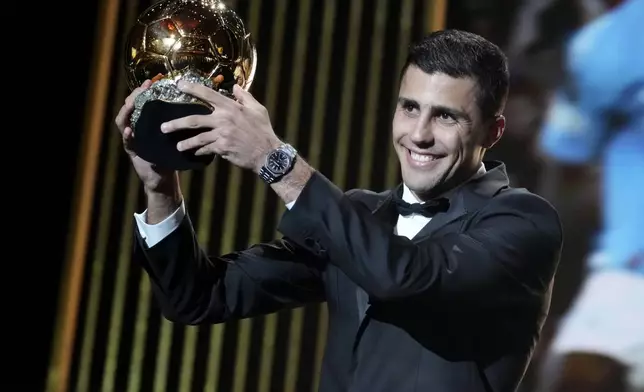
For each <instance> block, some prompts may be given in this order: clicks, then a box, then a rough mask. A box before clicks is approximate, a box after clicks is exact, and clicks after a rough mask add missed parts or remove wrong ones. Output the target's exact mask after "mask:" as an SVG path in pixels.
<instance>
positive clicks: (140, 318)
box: [47, 0, 446, 392]
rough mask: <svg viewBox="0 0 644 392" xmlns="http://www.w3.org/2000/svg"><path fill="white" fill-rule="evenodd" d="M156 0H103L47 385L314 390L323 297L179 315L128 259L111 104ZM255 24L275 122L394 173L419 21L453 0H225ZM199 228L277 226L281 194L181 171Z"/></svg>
mask: <svg viewBox="0 0 644 392" xmlns="http://www.w3.org/2000/svg"><path fill="white" fill-rule="evenodd" d="M150 3H151V2H150V1H138V2H137V1H125V0H123V1H120V0H102V4H101V7H99V8H100V11H99V15H98V18H97V39H96V45H95V48H96V49H95V55H94V61H93V64H94V65H93V68H92V71H91V77H90V80H89V91H91V93H90V94H89V96H88V103H87V109H86V121H85V133H84V135H83V140H82V144H81V151H82V153H81V156H80V158H79V165H78V180H77V185H76V197H75V204H74V211H73V214H72V217H71V228H70V241H69V244H68V255H67V263H66V270H65V271H64V273H63V281H62V282H61V289H62V290H61V295H60V310H59V313H58V322H57V325H56V333H55V340H54V349H53V356H52V360H51V364H50V370H49V375H48V381H47V390H48V391H50V392H64V391H78V392H85V391H91V392H112V391H117V392H135V391H155V392H156V391H158V392H170V391H234V392H241V391H259V392H268V391H284V392H295V391H297V392H300V391H315V390H316V385H317V383H318V380H319V374H318V369H319V367H320V363H321V358H322V349H323V346H324V343H325V339H326V335H325V334H326V318H327V314H326V309H325V307H324V306H311V307H306V308H302V309H296V310H292V311H285V312H280V313H277V314H273V315H269V316H265V317H261V318H256V319H252V320H243V321H239V322H230V323H227V324H225V325H216V326H201V327H184V326H179V325H174V324H172V323H170V322H168V321H166V320H165V319H163V318H162V316H161V315H160V313H159V310H158V308H157V307H156V304H155V303H154V301H153V299H152V297H151V292H150V285H149V282H148V279H147V276H146V275H144V274H142V270H141V268H140V267H139V266H137V265H134V264H133V263H131V260H130V257H129V256H130V249H131V247H132V240H133V237H132V232H133V223H134V222H133V218H132V214H133V213H134V212H135V211H138V210H139V209H140V208H141V207H142V205H143V204H142V195H141V189H140V186H139V181H138V179H137V177H136V176H135V174H134V173H133V171H132V170H131V168H130V165H129V161H128V160H127V158H126V157H125V155H124V153H123V152H122V147H121V143H120V138H119V137H118V136H117V132H116V131H115V130H114V126H113V118H114V116H115V115H116V113H117V111H118V109H119V108H120V106H121V104H122V102H123V100H124V98H125V96H126V95H127V94H128V91H127V90H126V83H125V75H124V72H123V70H122V66H121V61H122V59H121V53H122V51H121V49H122V47H123V44H124V39H125V34H126V32H127V30H128V27H129V26H130V25H132V24H133V22H134V20H135V18H136V16H137V15H138V14H139V13H140V12H141V11H142V10H143V9H145V8H146V7H147V6H148V5H150ZM229 4H230V5H231V6H233V7H234V8H235V9H236V10H237V11H238V12H239V14H240V15H241V16H242V18H243V19H244V20H245V21H246V24H247V27H248V28H249V30H250V31H251V32H252V34H253V35H254V37H255V42H256V45H257V50H258V57H259V61H258V71H257V73H256V79H255V83H254V85H253V88H252V93H253V94H254V96H255V97H256V98H258V99H259V100H260V101H261V102H263V103H264V104H265V105H266V107H267V108H268V110H269V112H270V113H271V118H272V120H273V125H274V127H275V129H276V132H277V133H278V135H279V136H281V137H282V138H283V139H284V140H287V141H288V142H290V143H292V144H293V145H295V146H296V147H297V148H298V149H299V151H300V153H301V154H302V155H303V156H304V157H305V158H306V159H307V160H308V161H309V162H310V163H311V164H312V165H313V166H315V167H317V168H318V169H319V170H320V171H321V172H322V173H324V174H325V175H327V176H328V177H330V178H331V179H332V180H333V181H334V182H335V183H336V184H337V185H338V186H340V187H342V188H344V189H349V188H354V187H364V188H371V189H385V188H387V187H390V186H392V185H394V184H395V183H396V182H397V181H399V178H398V164H397V158H396V156H395V154H393V152H392V149H391V148H390V139H389V138H390V134H389V130H390V122H391V113H392V112H391V109H392V108H393V105H394V102H395V98H396V93H397V82H398V76H397V75H398V72H399V69H400V68H401V66H402V63H403V61H404V56H405V53H406V49H407V45H408V43H409V41H410V39H411V38H412V37H417V36H419V35H421V34H423V33H424V32H426V31H430V30H435V29H438V28H442V25H443V21H444V18H445V8H446V2H445V0H237V1H232V0H229ZM181 181H182V188H183V192H184V195H185V197H186V200H187V202H188V205H189V209H190V211H191V217H192V219H193V222H194V224H195V227H196V230H197V233H198V236H199V240H200V241H201V243H202V244H203V246H204V247H205V248H207V249H208V250H209V251H210V252H211V253H213V254H221V253H224V252H229V251H232V250H234V249H239V248H244V247H246V246H248V245H249V244H251V243H255V242H258V241H265V240H270V239H272V238H274V237H275V236H277V235H278V233H276V231H275V229H274V228H275V226H276V224H277V221H278V219H279V217H280V214H281V213H282V212H283V208H284V207H283V205H282V203H280V202H279V201H278V200H277V198H276V197H275V195H274V194H273V193H272V192H270V191H269V190H268V187H266V186H264V185H263V184H262V183H261V182H260V181H258V180H257V179H256V178H255V176H254V175H253V174H252V173H247V172H242V171H241V170H239V169H237V168H234V167H231V166H230V165H228V164H227V163H226V162H224V161H222V160H217V161H215V163H214V164H212V165H210V166H209V167H208V168H207V169H206V170H204V171H203V172H185V173H182V175H181Z"/></svg>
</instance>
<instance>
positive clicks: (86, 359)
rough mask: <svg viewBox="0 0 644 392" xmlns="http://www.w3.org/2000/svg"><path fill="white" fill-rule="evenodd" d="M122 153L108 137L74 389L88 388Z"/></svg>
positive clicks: (119, 145)
mask: <svg viewBox="0 0 644 392" xmlns="http://www.w3.org/2000/svg"><path fill="white" fill-rule="evenodd" d="M122 153H123V145H122V143H121V138H120V137H119V136H117V135H116V134H114V135H113V137H111V138H110V139H109V145H108V153H107V154H108V155H107V162H106V164H105V168H106V173H105V177H104V179H103V184H102V187H101V189H103V195H102V197H101V206H100V216H99V220H98V233H97V235H96V237H97V238H96V248H95V249H94V257H93V259H94V260H93V262H92V270H91V275H90V278H89V279H90V282H89V285H88V287H89V294H88V298H87V309H86V310H85V320H84V325H85V327H84V333H83V341H82V343H81V352H80V359H79V361H78V378H77V379H76V390H77V391H87V390H89V380H90V371H91V368H92V356H93V353H94V342H95V338H96V328H97V325H98V320H97V319H98V312H99V307H100V301H101V288H102V283H103V270H104V268H103V266H104V265H105V261H106V260H105V254H106V253H107V245H108V241H109V233H110V221H111V218H112V204H113V201H114V182H115V181H116V176H117V169H118V161H119V158H120V157H121V154H122Z"/></svg>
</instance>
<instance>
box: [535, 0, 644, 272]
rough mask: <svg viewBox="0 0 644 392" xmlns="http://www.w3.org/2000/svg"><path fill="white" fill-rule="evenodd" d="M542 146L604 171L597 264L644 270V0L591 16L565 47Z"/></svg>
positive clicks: (563, 157) (563, 158) (593, 263)
mask: <svg viewBox="0 0 644 392" xmlns="http://www.w3.org/2000/svg"><path fill="white" fill-rule="evenodd" d="M566 67H567V69H566V71H567V77H568V81H567V83H566V86H563V87H562V88H560V90H559V91H558V92H557V93H556V95H555V98H554V102H553V105H552V106H551V108H550V112H549V113H548V116H547V119H546V122H545V124H544V128H543V130H542V134H541V148H542V150H543V151H544V152H545V153H546V154H547V155H549V156H550V157H551V158H553V159H556V160H558V161H560V162H565V163H582V164H583V163H591V162H598V163H599V164H600V165H601V169H602V203H603V205H602V210H603V211H602V217H603V221H602V225H603V228H602V232H601V235H600V237H599V242H598V244H597V249H596V250H595V251H596V252H595V254H594V256H593V257H592V258H591V260H590V266H591V268H595V269H599V268H601V269H607V268H612V269H628V270H631V271H638V272H639V273H642V274H644V0H630V1H626V2H624V3H623V4H622V5H620V6H619V7H617V8H615V9H614V10H612V11H611V12H609V13H607V14H605V15H604V16H602V17H600V18H598V19H597V20H595V21H593V22H591V23H590V24H588V25H587V26H585V27H584V28H582V29H581V30H580V31H579V32H577V33H576V34H575V35H574V36H573V37H572V39H571V41H570V43H569V46H568V48H567V56H566Z"/></svg>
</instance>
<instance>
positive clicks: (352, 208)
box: [134, 162, 562, 392]
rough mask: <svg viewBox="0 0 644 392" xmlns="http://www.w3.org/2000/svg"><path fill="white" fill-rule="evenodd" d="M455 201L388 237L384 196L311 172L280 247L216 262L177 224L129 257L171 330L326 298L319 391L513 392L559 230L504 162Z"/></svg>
mask: <svg viewBox="0 0 644 392" xmlns="http://www.w3.org/2000/svg"><path fill="white" fill-rule="evenodd" d="M486 166H487V167H488V172H487V174H485V175H484V176H482V177H480V178H478V179H476V180H473V181H471V182H469V183H467V184H466V185H464V186H461V187H460V188H458V189H456V190H454V191H452V192H451V193H450V195H449V199H450V208H449V210H448V211H447V212H445V213H440V214H437V215H436V216H435V217H434V218H433V219H432V220H431V221H430V223H429V224H427V225H426V226H425V227H424V228H423V229H422V231H421V232H420V233H419V234H418V235H417V236H416V237H415V238H414V239H413V240H409V239H407V238H404V237H400V236H396V235H394V225H395V223H396V218H397V212H396V211H395V209H394V207H393V203H392V201H391V196H392V192H400V191H401V187H398V188H397V189H395V190H393V191H389V192H384V193H373V192H369V191H365V190H353V191H349V192H347V193H344V192H342V191H341V190H339V189H338V188H337V187H335V186H334V185H333V184H332V183H330V182H329V181H328V180H327V179H326V178H324V177H323V176H322V175H321V174H319V173H316V174H314V175H313V177H312V178H311V179H310V181H309V182H308V183H307V185H306V186H305V188H304V190H303V192H302V193H301V195H300V196H299V198H298V199H297V202H296V204H295V206H294V207H293V209H292V210H290V211H286V212H285V214H284V216H283V217H282V220H281V222H280V224H279V230H280V232H281V233H283V234H284V235H285V237H284V238H283V239H281V240H278V241H275V242H272V243H266V244H260V245H256V246H253V247H251V248H249V249H247V250H244V251H240V252H235V253H233V254H228V255H224V256H219V257H208V256H207V255H206V254H204V252H203V251H202V250H201V249H200V247H199V244H198V243H197V240H196V237H195V233H194V231H193V228H192V226H191V223H190V219H189V218H188V217H186V218H185V219H184V220H183V222H182V223H181V225H180V227H179V228H178V229H177V230H176V231H174V232H173V233H172V234H171V235H169V236H168V237H166V238H165V239H164V240H163V241H161V242H160V243H159V244H157V245H155V246H154V247H152V248H147V247H146V245H145V242H144V241H143V239H142V238H141V237H140V236H139V234H138V232H137V233H136V234H135V235H136V236H137V241H136V245H135V247H134V259H135V260H136V261H138V262H139V263H141V265H142V266H143V267H144V268H145V270H146V271H147V273H148V274H149V276H150V278H151V281H152V287H153V290H154V294H155V297H156V299H157V301H158V303H159V304H160V306H161V308H162V311H163V313H164V315H165V317H167V318H168V319H169V320H171V321H174V322H178V323H184V324H200V323H221V322H225V321H226V320H230V319H233V318H236V319H239V318H246V317H252V316H255V315H260V314H266V313H270V312H274V311H277V310H280V309H284V308H290V307H296V306H301V305H303V304H307V303H312V302H322V301H326V303H327V305H328V309H329V330H328V340H327V347H326V352H325V357H324V362H323V366H322V376H321V384H320V391H322V392H341V391H356V392H380V391H382V392H385V391H386V392H394V391H396V392H405V391H409V392H412V391H414V392H417V391H441V392H452V391H454V392H478V391H481V392H491V391H494V392H509V391H515V390H516V389H517V386H518V384H519V382H520V380H521V378H522V376H523V374H524V371H525V369H526V366H527V364H528V363H529V360H530V356H531V353H532V350H533V348H534V346H535V343H536V341H537V339H538V337H539V333H540V330H541V326H542V324H543V322H544V319H545V317H546V315H547V312H548V307H549V302H550V293H551V287H552V282H553V276H554V274H555V270H556V266H557V264H558V258H559V253H560V248H561V245H562V233H561V227H560V222H559V218H558V216H557V213H556V212H555V210H554V209H553V207H552V206H551V205H550V204H549V203H548V202H546V201H545V200H544V199H542V198H540V197H538V196H536V195H534V194H531V193H529V192H528V191H526V190H522V189H513V188H510V187H509V185H508V178H507V175H506V173H505V168H504V166H503V165H502V164H500V163H498V162H497V163H486Z"/></svg>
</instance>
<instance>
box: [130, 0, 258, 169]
mask: <svg viewBox="0 0 644 392" xmlns="http://www.w3.org/2000/svg"><path fill="white" fill-rule="evenodd" d="M256 64H257V54H256V51H255V45H254V43H253V42H252V41H251V38H250V34H249V33H248V32H247V31H246V28H245V26H244V23H243V22H242V20H241V19H240V18H239V16H238V15H237V14H236V13H235V12H234V11H233V10H231V9H230V8H228V6H227V5H226V4H225V3H223V2H222V1H220V0H161V1H158V2H156V3H155V4H154V5H152V6H151V7H149V8H148V9H147V10H145V11H143V13H141V15H139V17H138V19H137V22H136V24H135V25H134V26H133V27H132V29H131V30H130V33H129V36H128V39H127V44H126V47H125V69H126V72H127V81H128V86H129V88H130V89H131V90H134V89H135V88H137V87H139V86H140V85H141V84H142V83H143V82H144V81H145V80H147V79H150V80H151V81H152V82H153V83H152V85H151V86H150V88H148V89H146V90H145V91H143V92H142V93H141V94H139V95H138V96H137V97H136V98H135V100H134V111H133V113H132V116H131V119H130V123H131V126H132V129H133V131H134V140H133V149H134V151H135V152H136V153H137V155H139V156H140V157H141V158H143V159H145V160H146V161H148V162H151V163H153V164H155V165H157V166H159V167H160V168H165V169H174V170H193V169H200V168H203V167H205V166H206V165H208V164H209V163H210V162H212V160H213V158H214V156H213V155H203V156H196V155H195V154H194V151H185V152H180V151H178V150H177V148H176V145H177V142H179V141H180V140H185V139H188V138H190V137H192V136H195V135H197V134H199V133H201V132H203V131H205V129H192V130H182V131H179V132H172V133H169V134H164V133H162V132H161V128H160V126H161V124H162V123H164V122H166V121H170V120H173V119H176V118H179V117H185V116H189V115H195V114H209V113H211V112H212V110H213V108H212V107H211V106H210V105H208V104H207V103H205V102H203V101H201V100H199V99H197V98H195V97H193V96H190V95H187V94H185V93H183V92H181V91H179V89H178V88H177V82H179V81H180V80H185V81H188V82H192V83H200V84H203V85H205V86H207V87H209V88H212V89H214V90H216V91H218V92H220V93H222V94H224V95H227V96H229V97H230V98H231V99H234V97H232V88H233V86H234V85H235V84H238V85H239V86H240V87H242V88H243V89H245V90H248V89H249V88H250V86H251V83H252V82H253V76H254V74H255V67H256Z"/></svg>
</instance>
